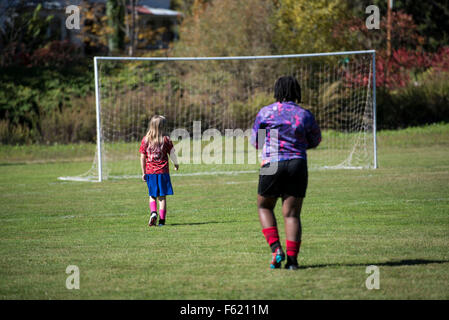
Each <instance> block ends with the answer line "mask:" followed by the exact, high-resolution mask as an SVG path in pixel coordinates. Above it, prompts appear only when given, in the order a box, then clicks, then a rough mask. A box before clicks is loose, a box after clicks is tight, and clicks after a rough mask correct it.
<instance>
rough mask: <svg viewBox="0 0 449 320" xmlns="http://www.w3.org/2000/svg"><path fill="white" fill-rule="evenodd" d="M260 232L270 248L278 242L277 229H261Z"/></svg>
mask: <svg viewBox="0 0 449 320" xmlns="http://www.w3.org/2000/svg"><path fill="white" fill-rule="evenodd" d="M262 232H263V235H264V236H265V239H266V240H267V242H268V244H269V245H270V246H271V245H272V244H273V243H275V242H276V241H279V234H278V228H277V227H270V228H265V229H262Z"/></svg>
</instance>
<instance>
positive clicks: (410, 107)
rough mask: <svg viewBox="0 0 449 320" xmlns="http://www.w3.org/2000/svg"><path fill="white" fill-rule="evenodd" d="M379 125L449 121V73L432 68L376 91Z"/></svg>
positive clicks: (399, 125)
mask: <svg viewBox="0 0 449 320" xmlns="http://www.w3.org/2000/svg"><path fill="white" fill-rule="evenodd" d="M377 92H378V94H377V105H378V127H379V128H381V129H397V128H404V127H408V126H418V125H423V124H430V123H435V122H441V121H446V122H448V121H449V73H448V72H439V71H437V70H435V69H431V70H429V71H427V72H425V73H423V74H421V76H419V77H418V81H414V82H411V83H409V84H408V85H407V86H406V87H404V88H401V89H397V90H395V91H388V90H385V89H383V88H379V90H378V91H377Z"/></svg>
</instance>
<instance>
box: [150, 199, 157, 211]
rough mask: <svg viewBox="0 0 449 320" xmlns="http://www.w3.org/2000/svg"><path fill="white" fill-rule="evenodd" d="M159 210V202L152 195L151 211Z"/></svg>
mask: <svg viewBox="0 0 449 320" xmlns="http://www.w3.org/2000/svg"><path fill="white" fill-rule="evenodd" d="M154 211H156V212H157V202H156V198H155V197H150V212H154Z"/></svg>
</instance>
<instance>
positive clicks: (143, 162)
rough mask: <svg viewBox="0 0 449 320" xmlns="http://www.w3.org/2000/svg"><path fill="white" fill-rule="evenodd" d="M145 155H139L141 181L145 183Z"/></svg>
mask: <svg viewBox="0 0 449 320" xmlns="http://www.w3.org/2000/svg"><path fill="white" fill-rule="evenodd" d="M146 158H147V157H146V155H145V154H143V153H141V154H140V168H141V169H142V180H143V181H145V162H146Z"/></svg>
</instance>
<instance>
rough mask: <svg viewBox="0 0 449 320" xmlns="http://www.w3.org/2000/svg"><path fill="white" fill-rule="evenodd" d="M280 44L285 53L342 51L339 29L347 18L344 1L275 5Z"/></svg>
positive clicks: (285, 0) (296, 0)
mask: <svg viewBox="0 0 449 320" xmlns="http://www.w3.org/2000/svg"><path fill="white" fill-rule="evenodd" d="M275 3H276V5H277V10H276V12H275V20H274V21H275V22H274V23H275V26H276V35H277V36H276V44H277V47H278V48H280V50H281V51H282V53H307V52H325V51H335V50H341V49H344V48H342V45H341V43H339V42H338V38H337V37H335V27H336V25H337V24H338V23H339V22H340V21H341V20H343V19H346V18H347V15H348V11H347V4H346V1H344V0H314V1H308V0H279V1H275Z"/></svg>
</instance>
